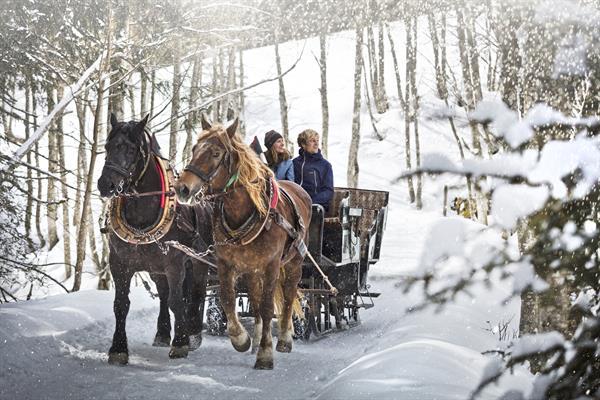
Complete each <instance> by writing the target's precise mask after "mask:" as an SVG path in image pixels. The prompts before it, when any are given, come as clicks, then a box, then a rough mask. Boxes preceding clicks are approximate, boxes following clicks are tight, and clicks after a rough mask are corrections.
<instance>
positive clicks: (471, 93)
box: [456, 6, 482, 157]
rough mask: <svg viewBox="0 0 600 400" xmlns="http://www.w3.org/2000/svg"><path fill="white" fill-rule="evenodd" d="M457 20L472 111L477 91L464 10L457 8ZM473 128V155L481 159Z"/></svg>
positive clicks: (459, 42)
mask: <svg viewBox="0 0 600 400" xmlns="http://www.w3.org/2000/svg"><path fill="white" fill-rule="evenodd" d="M456 19H457V25H456V30H457V35H458V48H459V53H460V60H461V65H462V72H463V84H464V88H465V94H466V103H467V110H468V111H472V110H473V109H474V107H475V91H474V86H473V79H472V71H471V60H470V58H469V51H468V49H467V38H466V33H465V29H466V25H465V18H464V15H463V11H462V8H461V7H460V6H457V7H456ZM469 125H470V127H471V135H472V143H471V148H472V149H473V153H474V154H475V155H477V156H479V157H481V156H482V150H481V142H480V133H479V129H478V128H477V125H476V124H475V123H474V122H470V123H469Z"/></svg>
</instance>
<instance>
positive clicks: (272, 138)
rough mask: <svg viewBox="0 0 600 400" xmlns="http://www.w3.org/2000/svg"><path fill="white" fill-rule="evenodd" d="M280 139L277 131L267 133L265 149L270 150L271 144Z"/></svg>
mask: <svg viewBox="0 0 600 400" xmlns="http://www.w3.org/2000/svg"><path fill="white" fill-rule="evenodd" d="M281 138H283V136H281V133H279V132H277V131H269V132H267V133H265V147H266V148H267V149H270V148H271V146H273V144H275V142H276V141H277V140H278V139H281Z"/></svg>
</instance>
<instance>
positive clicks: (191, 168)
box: [183, 150, 237, 195]
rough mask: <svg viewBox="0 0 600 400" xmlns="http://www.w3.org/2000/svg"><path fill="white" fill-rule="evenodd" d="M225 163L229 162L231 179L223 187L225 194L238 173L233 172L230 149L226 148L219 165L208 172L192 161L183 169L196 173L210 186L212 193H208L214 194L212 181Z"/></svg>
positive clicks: (228, 168) (228, 167)
mask: <svg viewBox="0 0 600 400" xmlns="http://www.w3.org/2000/svg"><path fill="white" fill-rule="evenodd" d="M224 164H227V166H226V167H227V170H228V172H229V179H228V180H227V183H226V185H225V187H224V188H223V193H222V194H224V193H225V192H226V191H227V189H228V188H229V186H230V185H231V184H232V183H233V180H234V177H235V178H237V177H236V175H237V173H236V174H232V172H231V168H232V163H231V153H230V152H229V151H227V150H225V154H224V155H223V157H221V159H220V160H219V164H217V166H216V167H215V169H213V170H212V171H211V172H210V173H208V174H206V173H204V172H202V171H201V170H200V168H198V167H196V166H195V165H193V164H192V163H191V162H190V163H189V164H188V165H186V166H185V168H184V169H183V170H184V171H188V172H190V173H191V174H193V175H196V176H197V177H198V178H200V180H202V181H203V182H204V183H206V184H207V186H208V189H209V191H210V193H207V194H208V195H214V193H213V191H212V185H211V182H212V181H213V179H215V177H216V176H217V173H218V172H219V169H221V167H222V166H224Z"/></svg>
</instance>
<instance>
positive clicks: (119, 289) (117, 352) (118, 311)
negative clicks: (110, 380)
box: [108, 263, 133, 365]
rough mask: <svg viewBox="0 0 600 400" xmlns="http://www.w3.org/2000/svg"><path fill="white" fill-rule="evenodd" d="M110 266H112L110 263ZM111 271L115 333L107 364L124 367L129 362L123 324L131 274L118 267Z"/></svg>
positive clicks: (125, 316)
mask: <svg viewBox="0 0 600 400" xmlns="http://www.w3.org/2000/svg"><path fill="white" fill-rule="evenodd" d="M111 265H114V264H113V263H111ZM111 270H113V273H112V275H113V279H114V281H115V301H114V303H113V310H114V313H115V333H114V335H113V341H112V346H110V350H108V363H109V364H119V365H125V364H127V363H128V362H129V352H128V349H127V334H126V333H125V322H126V320H127V313H129V305H130V301H129V285H130V284H131V277H132V276H133V272H131V271H129V270H128V269H127V268H124V267H123V266H122V265H119V266H118V268H111Z"/></svg>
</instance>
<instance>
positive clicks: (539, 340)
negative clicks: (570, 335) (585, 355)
mask: <svg viewBox="0 0 600 400" xmlns="http://www.w3.org/2000/svg"><path fill="white" fill-rule="evenodd" d="M564 341H565V338H564V337H563V335H561V334H560V333H558V332H544V333H538V334H536V335H523V336H522V337H521V338H520V339H519V340H518V341H517V343H516V344H515V346H514V347H513V349H512V353H511V355H512V357H513V358H518V357H522V356H524V355H526V354H535V353H538V352H540V353H541V352H544V351H548V350H550V349H551V348H553V347H557V346H561V345H562V344H563V343H564Z"/></svg>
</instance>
